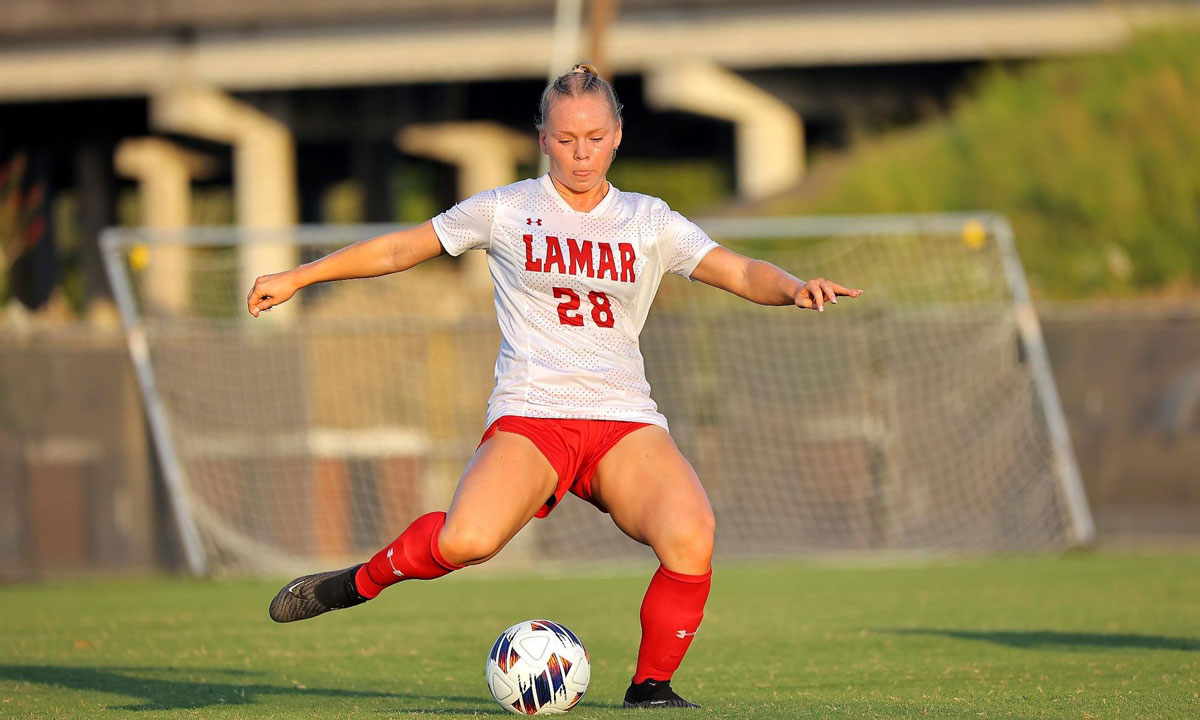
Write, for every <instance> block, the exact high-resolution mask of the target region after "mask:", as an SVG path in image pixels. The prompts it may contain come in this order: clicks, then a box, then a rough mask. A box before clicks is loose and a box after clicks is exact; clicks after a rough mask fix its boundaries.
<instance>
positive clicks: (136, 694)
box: [0, 665, 507, 715]
mask: <svg viewBox="0 0 1200 720" xmlns="http://www.w3.org/2000/svg"><path fill="white" fill-rule="evenodd" d="M147 673H153V674H157V673H175V674H179V675H188V676H194V675H198V674H220V675H238V676H241V675H251V674H259V673H250V672H247V671H242V670H223V669H211V668H204V669H201V668H162V667H108V668H105V667H69V666H59V665H0V678H2V679H5V680H16V681H20V682H31V683H40V684H42V685H50V686H55V687H63V688H69V689H72V690H94V691H98V692H106V693H114V694H117V695H126V696H129V697H133V698H138V699H140V700H141V701H142V702H141V703H131V704H129V705H120V706H113V707H110V708H109V709H111V710H179V709H191V708H201V707H207V706H210V705H249V704H251V703H255V702H258V701H259V698H260V697H261V696H264V695H280V696H285V695H286V696H293V697H316V696H320V697H326V698H346V699H347V700H353V699H356V698H357V699H362V698H395V699H397V700H408V701H418V702H419V703H421V704H427V705H429V706H430V707H431V708H432V706H434V705H436V704H437V703H438V702H442V701H447V700H450V701H454V702H461V703H464V704H466V706H467V707H464V708H462V709H460V710H454V712H464V713H482V714H487V715H493V714H495V715H505V714H507V713H505V712H504V711H503V710H501V709H500V708H498V707H496V706H495V705H491V704H490V703H486V702H484V701H483V700H482V699H480V698H476V697H437V698H433V697H427V696H421V695H407V694H402V693H390V692H374V691H371V690H343V689H338V688H304V689H302V688H297V687H293V686H290V685H265V684H261V683H248V684H241V683H230V682H219V681H216V682H214V681H194V680H164V679H161V678H157V677H153V676H151V675H148V674H147ZM443 709H445V708H443ZM396 711H400V709H399V708H397V709H396V710H394V711H393V712H396ZM425 712H429V710H428V709H426V710H425Z"/></svg>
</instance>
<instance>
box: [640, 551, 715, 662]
mask: <svg viewBox="0 0 1200 720" xmlns="http://www.w3.org/2000/svg"><path fill="white" fill-rule="evenodd" d="M711 585H712V570H709V571H708V572H706V573H704V574H703V575H684V574H683V573H677V572H674V571H672V570H668V569H666V568H665V567H662V566H661V565H660V566H659V568H658V572H656V573H654V577H653V578H652V579H651V580H650V588H649V589H647V590H646V597H645V598H644V599H643V600H642V644H641V646H640V647H639V648H638V659H637V671H636V672H634V674H633V681H634V682H635V683H640V682H642V681H644V680H648V679H649V680H670V679H671V676H672V675H674V674H675V670H676V669H677V668H678V667H679V663H680V662H681V661H682V660H683V655H684V653H686V652H687V651H688V646H690V645H691V644H692V637H693V636H694V635H695V634H696V629H697V628H698V627H700V619H701V618H703V617H704V602H705V601H706V600H708V589H709V587H711Z"/></svg>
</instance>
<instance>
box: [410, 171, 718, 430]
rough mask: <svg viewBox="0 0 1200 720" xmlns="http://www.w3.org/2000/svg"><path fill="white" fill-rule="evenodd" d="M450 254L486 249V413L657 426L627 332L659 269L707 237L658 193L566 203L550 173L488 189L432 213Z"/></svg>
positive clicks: (640, 319)
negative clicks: (489, 287)
mask: <svg viewBox="0 0 1200 720" xmlns="http://www.w3.org/2000/svg"><path fill="white" fill-rule="evenodd" d="M433 228H434V231H435V232H437V236H438V239H439V240H440V241H441V243H442V245H443V246H444V247H445V248H446V251H447V252H449V253H450V254H451V255H460V254H461V253H463V252H465V251H467V250H472V249H483V250H486V251H487V254H488V267H489V268H490V269H491V274H492V281H493V282H494V283H495V287H496V293H495V298H496V318H497V319H498V320H499V323H500V332H501V333H502V335H503V338H504V339H503V341H502V342H501V344H500V354H499V356H498V357H497V358H496V389H495V390H494V391H493V392H492V396H491V399H490V400H489V401H488V412H487V424H488V425H490V424H491V423H492V422H494V421H495V420H496V419H497V418H499V417H501V416H503V415H518V416H522V417H535V418H539V417H540V418H577V419H590V420H628V421H636V422H648V423H653V424H655V425H661V426H662V427H664V428H665V427H667V420H666V418H664V417H663V415H662V414H661V413H659V412H658V407H657V406H656V405H655V403H654V401H653V400H651V399H650V384H649V383H648V382H647V381H646V371H645V366H644V364H643V362H642V353H641V349H640V348H639V346H638V335H639V333H641V331H642V325H644V324H645V322H646V315H647V313H649V311H650V303H651V302H652V301H653V300H654V295H655V293H656V292H657V291H658V285H659V283H660V282H661V281H662V276H663V274H664V273H667V272H671V273H675V274H677V275H683V276H685V277H686V276H689V275H691V273H692V271H693V270H694V269H695V268H696V265H698V264H699V263H700V260H701V259H702V258H703V257H704V256H705V255H706V254H707V253H708V252H709V251H711V250H712V249H713V248H715V247H717V244H716V243H715V242H713V241H712V240H711V239H710V238H709V237H708V235H707V234H705V232H704V231H703V230H701V229H700V228H699V227H698V226H696V225H695V224H694V223H692V222H690V221H688V220H687V219H686V218H684V217H683V216H682V215H680V214H679V213H677V212H674V211H672V210H671V209H670V208H669V207H667V204H666V203H665V202H663V201H662V200H659V199H658V198H654V197H650V196H647V195H640V194H638V193H627V192H621V191H619V190H617V188H616V187H614V186H612V185H611V184H610V186H609V191H608V194H607V195H605V196H604V199H603V200H601V201H600V204H599V205H597V206H596V207H595V208H593V209H592V210H591V211H590V212H580V211H578V210H575V209H573V208H572V207H571V206H570V205H568V204H567V202H566V201H565V200H564V199H563V198H562V196H560V195H559V194H558V191H557V190H555V189H554V185H553V183H552V182H551V180H550V176H549V175H543V176H542V177H540V178H538V179H536V180H522V181H521V182H517V183H513V184H512V185H506V186H504V187H499V188H495V189H494V190H487V191H485V192H481V193H479V194H478V195H475V196H473V197H471V198H468V199H467V200H464V201H463V202H461V203H459V204H457V205H455V206H454V207H453V208H451V209H449V210H447V211H446V212H444V213H442V214H441V215H438V216H437V217H436V218H434V219H433Z"/></svg>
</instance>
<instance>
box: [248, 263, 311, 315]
mask: <svg viewBox="0 0 1200 720" xmlns="http://www.w3.org/2000/svg"><path fill="white" fill-rule="evenodd" d="M299 289H300V287H299V286H298V285H297V284H296V282H295V279H294V277H293V275H292V273H291V271H288V272H280V273H275V274H274V275H263V276H262V277H260V278H258V279H257V280H255V281H254V287H253V288H251V289H250V294H249V295H247V296H246V309H247V310H249V311H250V314H251V315H253V316H254V317H258V314H259V313H260V312H262V311H263V310H270V309H271V308H273V307H275V306H276V305H278V304H280V303H282V302H287V300H288V299H289V298H291V297H292V296H293V295H295V294H296V291H297V290H299Z"/></svg>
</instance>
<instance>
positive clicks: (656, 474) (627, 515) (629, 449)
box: [592, 425, 715, 573]
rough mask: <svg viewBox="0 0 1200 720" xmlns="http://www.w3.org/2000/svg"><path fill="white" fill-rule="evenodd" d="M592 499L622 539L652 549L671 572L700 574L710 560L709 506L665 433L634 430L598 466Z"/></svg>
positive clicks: (712, 522) (653, 429)
mask: <svg viewBox="0 0 1200 720" xmlns="http://www.w3.org/2000/svg"><path fill="white" fill-rule="evenodd" d="M592 493H593V495H594V497H595V498H596V500H598V501H599V502H600V503H601V504H602V505H603V506H604V507H605V508H607V509H608V512H609V514H610V515H612V519H613V522H615V523H616V524H617V527H619V528H620V529H621V530H622V531H623V532H624V533H625V534H626V535H629V536H630V537H632V538H633V539H634V540H637V541H639V542H642V543H645V544H647V545H649V546H650V547H652V548H654V552H655V553H656V554H657V555H658V558H659V560H661V561H662V562H663V564H664V565H666V566H667V567H668V568H669V569H671V570H676V571H678V572H684V573H702V572H705V571H706V570H707V569H708V564H709V562H710V561H711V559H712V540H713V531H714V528H715V520H714V518H713V512H712V506H711V505H710V504H709V502H708V495H707V494H706V493H705V492H704V486H703V485H701V484H700V478H698V477H697V476H696V471H695V470H693V469H692V466H691V464H690V463H689V462H688V461H687V459H686V458H684V457H683V454H682V453H680V452H679V448H678V447H676V445H675V441H674V440H673V439H671V435H670V433H668V432H667V431H666V430H664V429H662V428H660V427H658V426H655V425H649V426H647V427H643V428H640V429H638V430H635V431H633V432H631V433H629V434H628V435H626V436H625V437H623V438H622V439H621V440H620V442H618V443H617V444H616V445H614V446H613V448H612V449H611V450H609V451H608V452H607V453H606V454H605V456H604V457H603V458H602V459H601V460H600V463H599V465H598V466H597V468H596V474H595V476H594V478H593V480H592Z"/></svg>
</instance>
